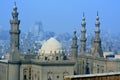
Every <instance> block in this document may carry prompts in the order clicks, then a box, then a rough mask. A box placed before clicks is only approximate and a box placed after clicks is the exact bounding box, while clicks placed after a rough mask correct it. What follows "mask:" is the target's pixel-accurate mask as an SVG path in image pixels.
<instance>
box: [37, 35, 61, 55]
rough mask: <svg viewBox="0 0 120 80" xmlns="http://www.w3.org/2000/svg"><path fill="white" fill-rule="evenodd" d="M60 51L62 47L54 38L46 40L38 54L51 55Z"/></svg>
mask: <svg viewBox="0 0 120 80" xmlns="http://www.w3.org/2000/svg"><path fill="white" fill-rule="evenodd" d="M61 50H62V45H61V43H60V42H59V41H57V40H56V39H55V38H53V37H52V38H50V39H48V40H47V41H46V42H45V43H44V44H43V45H42V47H41V49H40V50H39V53H40V54H41V53H42V54H50V53H51V54H52V53H55V52H56V53H58V52H59V51H61Z"/></svg>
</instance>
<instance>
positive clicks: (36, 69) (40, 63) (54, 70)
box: [0, 5, 120, 80]
mask: <svg viewBox="0 0 120 80" xmlns="http://www.w3.org/2000/svg"><path fill="white" fill-rule="evenodd" d="M12 17H13V18H12V19H11V20H10V24H11V30H10V53H9V58H8V59H6V60H0V80H63V78H64V76H66V75H78V74H93V73H105V72H117V71H120V60H109V59H106V58H104V57H103V51H102V48H101V39H100V28H99V27H100V22H99V16H98V14H97V17H96V22H95V26H96V30H95V36H94V37H93V39H92V42H91V43H92V44H91V48H90V50H89V51H88V52H86V40H87V39H86V36H85V35H86V28H85V26H86V22H85V17H84V15H83V18H82V23H81V25H82V30H81V36H80V42H81V44H80V55H78V44H77V40H78V39H77V36H76V31H74V35H73V38H72V45H71V56H68V55H67V54H68V53H66V51H64V50H63V49H62V46H61V44H60V43H59V41H57V40H56V39H55V38H50V39H49V40H47V42H46V43H44V44H43V45H42V47H41V49H40V50H39V51H38V54H37V55H23V54H21V53H20V51H19V35H20V30H19V24H20V20H19V19H18V12H17V7H16V5H15V6H14V7H13V12H12Z"/></svg>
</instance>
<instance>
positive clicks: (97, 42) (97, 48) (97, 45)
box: [94, 12, 103, 57]
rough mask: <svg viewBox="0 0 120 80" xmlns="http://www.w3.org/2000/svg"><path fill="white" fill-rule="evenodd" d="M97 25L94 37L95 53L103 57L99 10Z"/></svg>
mask: <svg viewBox="0 0 120 80" xmlns="http://www.w3.org/2000/svg"><path fill="white" fill-rule="evenodd" d="M95 26H96V30H95V38H94V43H95V55H96V56H97V57H103V51H102V48H101V39H100V21H99V16H98V12H97V17H96V22H95Z"/></svg>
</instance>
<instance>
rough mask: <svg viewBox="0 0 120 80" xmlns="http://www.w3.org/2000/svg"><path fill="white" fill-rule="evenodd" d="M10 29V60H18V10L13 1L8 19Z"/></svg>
mask: <svg viewBox="0 0 120 80" xmlns="http://www.w3.org/2000/svg"><path fill="white" fill-rule="evenodd" d="M10 24H11V30H10V60H11V61H19V35H20V30H19V24H20V20H18V12H17V6H16V2H15V3H14V7H13V11H12V19H11V20H10Z"/></svg>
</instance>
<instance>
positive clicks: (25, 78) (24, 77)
mask: <svg viewBox="0 0 120 80" xmlns="http://www.w3.org/2000/svg"><path fill="white" fill-rule="evenodd" d="M23 80H27V69H24V70H23Z"/></svg>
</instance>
